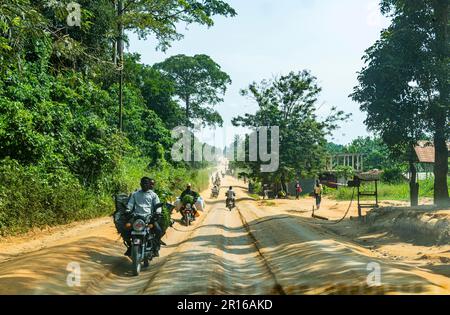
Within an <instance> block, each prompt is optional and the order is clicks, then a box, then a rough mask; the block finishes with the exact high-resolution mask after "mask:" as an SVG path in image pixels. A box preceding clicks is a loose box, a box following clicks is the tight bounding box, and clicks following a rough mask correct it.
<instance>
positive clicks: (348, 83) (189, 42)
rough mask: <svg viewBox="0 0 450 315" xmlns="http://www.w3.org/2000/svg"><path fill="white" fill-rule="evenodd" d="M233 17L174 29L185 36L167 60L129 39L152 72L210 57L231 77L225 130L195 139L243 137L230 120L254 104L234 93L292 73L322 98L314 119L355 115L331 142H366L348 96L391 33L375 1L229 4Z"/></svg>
mask: <svg viewBox="0 0 450 315" xmlns="http://www.w3.org/2000/svg"><path fill="white" fill-rule="evenodd" d="M227 2H228V3H229V4H230V5H231V6H232V7H233V8H234V9H235V10H236V11H237V16H236V17H233V18H223V17H216V18H215V25H214V26H212V27H210V28H207V27H206V26H199V25H189V26H186V25H179V32H181V33H182V34H184V38H183V39H182V40H181V41H177V42H174V43H173V44H172V47H171V48H169V49H168V50H167V51H166V52H165V53H163V52H161V51H156V50H155V47H156V44H157V43H156V40H155V39H154V38H148V39H147V40H138V38H137V37H136V36H135V35H133V34H130V45H129V48H128V51H129V52H137V53H139V54H140V55H141V61H142V62H143V63H145V64H149V65H152V64H154V63H157V62H161V61H163V60H165V59H166V58H168V57H170V56H172V55H176V54H185V55H189V56H193V55H195V54H207V55H209V56H210V57H211V58H212V59H213V60H214V61H216V62H217V63H218V64H219V65H220V66H221V68H222V70H223V71H225V72H226V73H228V74H229V75H230V77H231V79H232V81H233V82H232V84H231V85H230V86H229V87H228V90H227V93H226V95H225V96H224V102H223V103H221V104H219V105H217V106H216V109H217V111H218V112H219V113H220V114H221V115H222V117H223V120H224V127H223V128H217V129H216V130H203V131H201V132H199V133H196V135H197V136H198V137H199V138H200V139H201V140H202V141H205V142H207V143H209V144H211V145H215V146H219V147H223V146H224V145H225V144H228V143H230V142H231V140H232V139H233V135H234V134H243V133H245V132H246V130H245V129H243V128H236V127H233V126H232V125H231V119H232V118H233V117H236V116H238V115H243V114H245V113H255V111H256V110H257V108H258V106H257V105H256V103H254V101H252V100H250V99H248V98H246V97H243V96H241V95H240V93H239V91H240V90H241V89H243V88H246V87H247V86H248V85H249V84H250V83H252V82H254V81H256V82H260V81H261V80H263V79H270V78H273V77H274V76H278V75H283V74H288V73H289V72H291V71H301V70H304V69H307V70H310V71H311V73H312V74H313V75H314V76H315V77H317V79H318V83H319V86H321V87H322V92H321V94H320V96H319V101H318V103H317V107H318V114H319V117H322V118H323V117H326V116H327V114H328V113H329V111H330V108H331V107H332V106H336V107H337V108H338V109H340V110H343V111H344V112H346V113H352V117H351V119H350V121H349V122H346V123H342V124H341V128H340V129H339V130H337V131H336V132H335V133H334V134H333V136H332V137H329V139H328V140H330V141H333V142H334V143H338V144H348V143H350V142H351V141H352V140H353V139H355V138H357V137H359V136H367V135H369V133H368V131H367V130H366V127H365V125H364V123H363V121H364V119H365V114H364V113H363V112H361V111H360V110H359V105H358V104H357V103H355V102H353V101H352V100H351V99H350V98H349V97H348V96H349V94H351V93H352V90H353V87H354V86H356V85H357V72H358V71H360V70H361V69H362V67H363V65H364V63H363V61H362V60H361V57H362V56H363V54H364V51H365V50H366V49H367V48H369V47H370V46H371V45H372V44H373V43H374V42H375V41H376V40H377V39H378V38H379V35H380V31H381V30H382V29H383V28H385V27H387V26H388V23H389V21H388V20H387V19H386V18H385V17H383V16H381V14H380V12H379V8H378V1H377V0H228V1H227Z"/></svg>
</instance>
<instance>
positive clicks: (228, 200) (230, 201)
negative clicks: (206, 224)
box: [227, 198, 234, 211]
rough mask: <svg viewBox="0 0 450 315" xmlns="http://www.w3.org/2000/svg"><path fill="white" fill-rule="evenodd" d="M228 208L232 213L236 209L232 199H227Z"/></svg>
mask: <svg viewBox="0 0 450 315" xmlns="http://www.w3.org/2000/svg"><path fill="white" fill-rule="evenodd" d="M227 208H228V209H229V210H230V211H231V210H232V209H233V208H234V203H233V200H232V199H231V198H227Z"/></svg>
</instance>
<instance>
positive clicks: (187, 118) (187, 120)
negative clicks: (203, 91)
mask: <svg viewBox="0 0 450 315" xmlns="http://www.w3.org/2000/svg"><path fill="white" fill-rule="evenodd" d="M189 110H190V100H189V97H186V127H189V125H190V122H189Z"/></svg>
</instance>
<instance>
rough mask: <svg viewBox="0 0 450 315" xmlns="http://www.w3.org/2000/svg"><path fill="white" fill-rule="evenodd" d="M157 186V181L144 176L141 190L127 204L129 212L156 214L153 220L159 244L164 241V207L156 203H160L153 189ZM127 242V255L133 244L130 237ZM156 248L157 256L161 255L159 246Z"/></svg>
mask: <svg viewBox="0 0 450 315" xmlns="http://www.w3.org/2000/svg"><path fill="white" fill-rule="evenodd" d="M154 187H155V181H154V180H153V179H151V178H148V177H143V178H142V179H141V190H138V191H136V192H134V193H133V194H132V195H131V197H130V200H129V201H128V205H127V210H126V213H127V214H136V215H142V216H149V215H154V216H155V219H154V222H153V226H154V228H153V229H154V232H155V235H156V237H157V239H158V240H159V242H158V244H159V245H160V244H163V245H164V243H163V242H162V241H161V237H162V235H163V231H162V229H161V226H160V225H159V222H158V221H160V220H161V215H162V207H159V208H158V209H156V205H157V204H159V203H160V201H159V197H158V195H157V194H156V193H155V192H154V191H153V189H154ZM124 241H125V243H126V244H127V245H128V249H127V251H126V252H125V255H127V256H130V255H131V246H129V245H131V244H130V240H129V239H124ZM159 245H158V248H157V249H156V252H155V256H156V257H158V256H159V247H160V246H159Z"/></svg>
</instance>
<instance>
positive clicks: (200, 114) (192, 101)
mask: <svg viewBox="0 0 450 315" xmlns="http://www.w3.org/2000/svg"><path fill="white" fill-rule="evenodd" d="M155 68H156V69H160V70H162V71H163V73H164V74H165V76H166V77H168V78H169V80H170V81H172V82H174V87H175V94H176V95H177V96H178V97H179V98H180V99H181V100H182V101H183V103H184V105H185V109H184V110H185V115H184V121H185V125H186V126H192V125H193V121H194V122H198V121H200V122H202V123H204V124H208V125H211V126H214V125H216V124H218V125H220V126H222V123H223V121H222V117H220V115H219V113H218V112H217V111H215V110H214V109H213V108H212V107H211V106H214V105H216V104H218V103H220V102H222V101H223V99H222V98H221V96H222V95H224V94H225V92H226V90H227V85H228V84H231V79H230V77H229V76H228V74H226V73H225V72H223V71H222V70H221V69H220V66H219V65H218V64H217V63H215V62H214V61H213V60H212V59H211V58H210V57H209V56H206V55H195V56H193V57H189V56H185V55H177V56H172V57H170V58H168V59H167V60H165V61H164V62H162V63H159V64H156V65H155Z"/></svg>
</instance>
